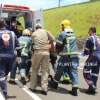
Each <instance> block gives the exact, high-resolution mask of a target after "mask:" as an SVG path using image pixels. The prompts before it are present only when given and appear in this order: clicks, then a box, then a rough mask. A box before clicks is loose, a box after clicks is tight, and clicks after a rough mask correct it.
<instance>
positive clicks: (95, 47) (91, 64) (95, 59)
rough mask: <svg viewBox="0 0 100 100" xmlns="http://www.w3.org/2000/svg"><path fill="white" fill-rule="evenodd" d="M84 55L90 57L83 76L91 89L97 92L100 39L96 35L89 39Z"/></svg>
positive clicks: (99, 66)
mask: <svg viewBox="0 0 100 100" xmlns="http://www.w3.org/2000/svg"><path fill="white" fill-rule="evenodd" d="M84 54H86V55H89V56H88V59H87V60H86V63H85V66H84V70H83V75H84V78H85V80H86V82H87V84H88V85H89V87H92V88H93V89H94V90H95V89H96V86H97V80H98V76H99V69H100V39H99V38H98V37H97V36H96V35H92V36H90V37H89V38H88V39H87V41H86V45H85V50H84Z"/></svg>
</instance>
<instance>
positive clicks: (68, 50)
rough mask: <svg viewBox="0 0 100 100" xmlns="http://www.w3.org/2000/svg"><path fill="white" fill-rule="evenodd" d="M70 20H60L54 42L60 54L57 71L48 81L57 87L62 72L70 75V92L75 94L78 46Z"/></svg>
mask: <svg viewBox="0 0 100 100" xmlns="http://www.w3.org/2000/svg"><path fill="white" fill-rule="evenodd" d="M70 24H71V22H70V21H69V20H63V21H62V22H61V33H60V35H59V36H58V39H57V43H56V50H57V52H58V54H60V56H61V57H60V59H59V61H58V66H57V71H56V74H55V77H54V79H53V80H52V81H51V82H50V86H51V87H52V88H57V87H58V82H59V81H60V78H61V76H62V75H63V73H64V72H66V73H67V75H68V76H69V77H70V79H71V81H72V91H71V94H72V95H74V96H77V95H78V94H77V89H78V72H77V67H78V65H79V59H78V52H77V50H78V48H77V43H76V36H75V33H74V31H73V29H72V28H71V27H70Z"/></svg>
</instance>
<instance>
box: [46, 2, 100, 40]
mask: <svg viewBox="0 0 100 100" xmlns="http://www.w3.org/2000/svg"><path fill="white" fill-rule="evenodd" d="M92 1H94V0H92ZM64 19H69V20H70V21H71V22H72V28H73V29H74V30H75V32H76V34H77V36H78V37H79V38H84V37H86V36H87V32H88V29H89V27H90V26H96V27H97V32H98V34H99V35H100V0H97V1H96V2H89V3H83V4H77V5H72V6H67V7H61V8H55V9H50V10H46V11H44V21H45V28H46V29H48V30H49V31H51V32H52V33H53V34H54V35H55V36H57V35H58V33H59V31H60V22H61V21H62V20H64Z"/></svg>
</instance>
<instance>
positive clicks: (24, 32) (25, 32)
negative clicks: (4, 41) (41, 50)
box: [23, 29, 31, 35]
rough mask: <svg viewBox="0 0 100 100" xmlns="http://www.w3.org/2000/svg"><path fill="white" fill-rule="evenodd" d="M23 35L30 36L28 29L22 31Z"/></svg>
mask: <svg viewBox="0 0 100 100" xmlns="http://www.w3.org/2000/svg"><path fill="white" fill-rule="evenodd" d="M23 35H31V32H30V30H29V29H25V30H24V31H23Z"/></svg>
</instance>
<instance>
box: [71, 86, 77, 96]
mask: <svg viewBox="0 0 100 100" xmlns="http://www.w3.org/2000/svg"><path fill="white" fill-rule="evenodd" d="M77 89H78V88H77V87H73V88H72V91H71V94H72V95H73V96H78V93H77Z"/></svg>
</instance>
